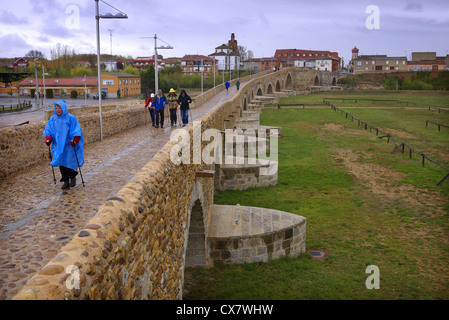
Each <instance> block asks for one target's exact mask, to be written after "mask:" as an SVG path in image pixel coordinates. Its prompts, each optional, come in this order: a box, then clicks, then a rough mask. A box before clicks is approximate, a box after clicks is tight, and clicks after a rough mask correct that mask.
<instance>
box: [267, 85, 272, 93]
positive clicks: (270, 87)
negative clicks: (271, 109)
mask: <svg viewBox="0 0 449 320" xmlns="http://www.w3.org/2000/svg"><path fill="white" fill-rule="evenodd" d="M267 94H273V86H272V85H271V83H269V84H268V88H267Z"/></svg>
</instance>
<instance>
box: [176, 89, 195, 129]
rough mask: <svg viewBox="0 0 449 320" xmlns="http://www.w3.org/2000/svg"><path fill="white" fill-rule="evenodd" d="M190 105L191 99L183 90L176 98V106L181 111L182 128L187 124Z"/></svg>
mask: <svg viewBox="0 0 449 320" xmlns="http://www.w3.org/2000/svg"><path fill="white" fill-rule="evenodd" d="M190 103H192V99H191V98H190V96H189V95H188V94H187V92H186V91H185V90H184V89H183V90H181V94H180V95H179V98H178V104H179V107H180V109H181V119H182V126H183V127H185V126H186V125H187V124H188V123H189V109H190V107H189V104H190Z"/></svg>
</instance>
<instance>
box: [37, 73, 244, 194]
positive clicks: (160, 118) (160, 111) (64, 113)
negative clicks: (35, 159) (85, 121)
mask: <svg viewBox="0 0 449 320" xmlns="http://www.w3.org/2000/svg"><path fill="white" fill-rule="evenodd" d="M229 86H230V84H229V82H226V84H225V87H226V90H228V89H229ZM236 87H237V90H239V88H240V82H239V81H237V83H236ZM191 103H192V99H191V98H190V96H189V95H188V94H187V92H186V91H185V90H181V93H180V95H179V96H177V95H176V91H175V90H174V89H173V88H171V89H170V91H169V93H168V95H167V96H165V95H164V94H163V93H162V90H158V92H157V95H154V93H152V94H151V96H150V97H149V98H147V100H146V101H145V108H148V111H149V112H150V115H151V122H152V124H153V127H156V128H163V127H164V118H165V116H164V114H165V110H166V107H167V108H168V110H169V117H170V124H171V126H172V127H173V126H176V125H177V124H178V114H177V110H178V107H179V110H180V114H181V119H180V121H181V122H180V123H182V126H183V127H185V126H186V125H187V124H188V123H189V110H190V104H191ZM53 112H54V115H53V116H52V117H51V118H50V119H49V120H48V122H47V124H46V126H45V129H44V132H43V133H42V135H43V136H44V137H45V143H46V145H47V146H48V152H49V155H50V159H51V162H50V164H51V166H52V170H53V179H54V182H55V183H56V177H55V172H54V168H53V167H59V170H60V172H61V176H62V177H61V180H60V182H63V185H62V189H70V188H73V187H75V186H76V176H77V175H78V171H77V170H78V169H79V173H80V175H81V180H82V182H83V185H84V181H83V176H82V174H81V167H82V166H83V164H84V150H83V145H84V139H83V132H82V130H81V126H80V124H79V122H78V119H77V118H76V117H75V116H74V115H72V114H70V113H69V111H68V109H67V105H66V102H65V100H60V101H56V102H54V103H53Z"/></svg>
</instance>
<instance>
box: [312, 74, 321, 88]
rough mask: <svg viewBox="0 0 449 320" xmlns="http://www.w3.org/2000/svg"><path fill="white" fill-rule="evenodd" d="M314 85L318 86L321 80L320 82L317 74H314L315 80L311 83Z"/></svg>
mask: <svg viewBox="0 0 449 320" xmlns="http://www.w3.org/2000/svg"><path fill="white" fill-rule="evenodd" d="M313 85H314V86H320V85H321V82H320V78H319V77H318V75H316V76H315V80H314V83H313Z"/></svg>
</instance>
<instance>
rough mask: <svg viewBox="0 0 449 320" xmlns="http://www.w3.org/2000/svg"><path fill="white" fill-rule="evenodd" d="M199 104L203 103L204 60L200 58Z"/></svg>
mask: <svg viewBox="0 0 449 320" xmlns="http://www.w3.org/2000/svg"><path fill="white" fill-rule="evenodd" d="M201 67H202V69H201V104H203V94H204V92H203V76H204V60H203V59H201Z"/></svg>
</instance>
